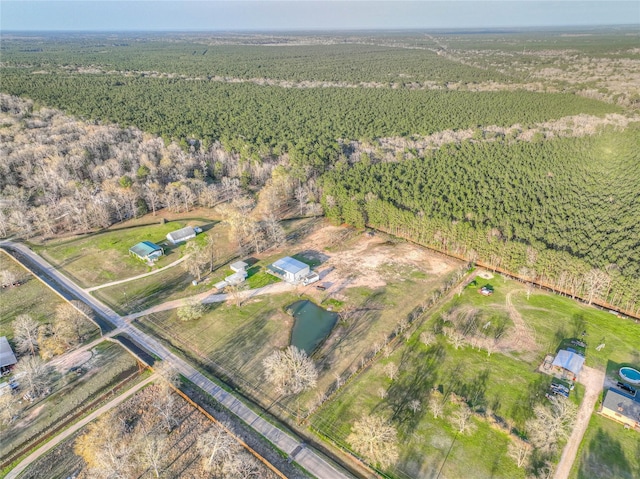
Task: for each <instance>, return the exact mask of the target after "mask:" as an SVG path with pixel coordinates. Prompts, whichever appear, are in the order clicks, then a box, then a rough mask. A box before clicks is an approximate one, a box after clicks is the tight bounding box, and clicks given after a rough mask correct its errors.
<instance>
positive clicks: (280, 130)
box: [2, 69, 620, 167]
mask: <svg viewBox="0 0 640 479" xmlns="http://www.w3.org/2000/svg"><path fill="white" fill-rule="evenodd" d="M2 88H3V89H4V90H5V91H6V92H8V93H10V94H12V95H19V96H25V97H28V98H32V99H34V100H37V101H39V102H41V103H43V104H45V105H47V106H50V107H55V108H60V109H62V110H64V111H66V112H68V113H71V114H74V115H77V116H80V117H84V118H87V119H100V120H103V121H107V122H114V123H117V124H119V125H120V126H122V127H127V126H131V125H134V126H136V127H138V128H141V129H143V130H145V131H148V132H151V133H154V134H157V135H160V136H163V137H165V138H176V139H179V140H182V141H186V140H187V139H189V138H196V139H200V140H203V142H204V143H205V145H208V144H211V143H212V142H213V141H215V140H220V141H221V142H222V144H223V145H225V147H226V148H227V149H228V150H232V151H236V152H239V153H245V152H250V153H255V154H256V155H258V154H259V153H261V152H262V153H263V154H264V153H265V152H266V153H268V152H270V151H271V150H273V151H274V154H276V155H279V154H280V153H281V152H285V151H286V152H288V153H289V154H290V155H291V156H292V160H293V161H294V162H301V163H303V164H309V165H311V166H312V167H322V166H323V165H325V164H331V163H333V162H334V161H335V160H336V159H337V157H338V155H339V153H340V151H339V145H338V140H339V139H373V138H378V137H389V136H409V135H412V134H419V135H427V134H430V133H433V132H436V131H441V130H447V129H464V128H473V127H476V126H479V125H499V126H510V125H513V124H520V125H522V126H523V127H526V126H528V125H533V124H535V123H537V122H541V121H545V120H548V119H554V118H560V117H564V116H568V115H573V114H578V113H587V114H595V115H601V114H605V113H609V112H617V111H620V109H619V108H618V107H616V106H614V105H608V104H605V103H602V102H598V101H594V100H590V99H586V98H582V97H579V96H576V95H571V94H561V93H556V94H542V93H534V92H523V91H516V92H506V91H505V92H465V91H444V92H441V91H412V90H406V89H399V90H393V89H366V88H362V89H351V88H310V89H288V88H281V87H273V86H260V85H254V84H228V83H217V82H207V81H187V80H183V81H179V80H177V79H157V78H144V77H122V76H119V75H98V76H94V75H44V74H42V75H33V74H25V73H22V72H20V71H14V70H12V69H8V70H6V72H5V73H4V74H3V85H2ZM247 156H249V155H247ZM254 159H257V156H254Z"/></svg>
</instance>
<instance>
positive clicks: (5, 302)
mask: <svg viewBox="0 0 640 479" xmlns="http://www.w3.org/2000/svg"><path fill="white" fill-rule="evenodd" d="M0 269H3V270H10V271H12V272H13V273H15V274H16V275H17V276H18V277H19V278H21V279H22V280H23V281H25V282H24V283H23V284H21V285H20V286H17V287H13V288H6V289H0V336H7V337H8V338H9V340H11V338H12V337H13V329H12V327H11V322H12V321H13V320H14V319H15V317H16V316H18V315H20V314H30V315H31V316H32V317H33V319H35V320H37V321H40V322H43V323H46V322H49V320H50V319H51V317H52V316H53V312H54V311H55V308H56V306H58V305H59V304H62V303H64V300H63V299H62V298H61V297H60V296H58V295H57V294H55V293H54V292H53V291H51V290H50V289H49V288H48V287H47V286H45V285H44V284H42V283H41V282H40V281H39V280H38V279H37V278H35V277H34V276H33V275H32V274H31V273H29V272H28V271H27V270H26V269H24V268H23V267H22V266H20V265H19V264H18V263H16V262H15V261H13V259H11V258H10V257H9V256H8V255H7V253H5V252H4V251H1V252H0Z"/></svg>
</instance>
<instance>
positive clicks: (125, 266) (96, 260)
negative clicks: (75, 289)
mask: <svg viewBox="0 0 640 479" xmlns="http://www.w3.org/2000/svg"><path fill="white" fill-rule="evenodd" d="M156 220H157V219H156ZM187 224H189V225H193V226H202V225H204V222H203V221H199V220H191V221H171V222H168V223H165V224H161V223H157V224H151V225H149V224H147V225H137V226H136V225H131V226H123V225H118V226H117V227H115V228H112V229H109V230H107V231H105V232H98V233H92V234H89V235H86V236H82V237H80V238H73V239H70V240H61V241H56V242H50V243H48V244H47V245H45V246H38V247H35V249H36V250H38V252H39V253H40V254H42V256H43V257H44V258H46V259H47V260H48V261H50V262H51V263H52V264H53V265H54V266H56V267H58V268H59V269H60V270H61V271H62V272H63V273H64V274H65V275H67V276H69V277H70V278H72V279H73V280H74V281H75V282H76V283H78V284H79V285H81V286H82V287H90V286H98V285H100V284H104V283H108V282H111V281H117V280H121V279H126V278H129V277H132V276H137V275H139V274H144V273H147V272H149V271H152V270H153V269H157V268H162V267H164V266H166V265H168V264H170V263H172V262H174V261H176V260H178V259H180V257H181V256H182V251H183V249H184V243H183V244H180V245H172V244H171V243H169V242H168V241H167V240H166V235H167V233H170V232H172V231H175V230H177V229H180V228H183V227H184V226H187ZM140 241H151V242H153V243H156V244H159V245H161V246H162V247H163V249H164V252H165V254H164V255H163V256H161V257H160V258H159V259H158V261H156V263H155V265H154V266H153V267H150V266H147V265H146V264H145V263H144V262H142V261H140V260H138V259H136V258H134V257H132V256H130V255H129V248H131V247H132V246H133V245H135V244H137V243H139V242H140Z"/></svg>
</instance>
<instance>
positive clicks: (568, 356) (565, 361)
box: [553, 349, 584, 376]
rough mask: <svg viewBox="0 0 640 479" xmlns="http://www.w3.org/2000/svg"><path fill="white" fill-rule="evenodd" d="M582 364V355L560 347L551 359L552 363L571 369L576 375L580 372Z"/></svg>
mask: <svg viewBox="0 0 640 479" xmlns="http://www.w3.org/2000/svg"><path fill="white" fill-rule="evenodd" d="M583 364H584V356H580V355H579V354H576V353H573V352H571V351H566V350H564V349H561V350H560V351H558V354H557V356H556V358H555V359H554V360H553V365H554V366H558V367H561V368H563V369H566V370H568V371H571V372H572V373H573V374H575V375H576V376H577V375H578V374H580V371H581V370H582V365H583Z"/></svg>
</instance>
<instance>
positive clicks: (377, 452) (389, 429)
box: [347, 414, 398, 468]
mask: <svg viewBox="0 0 640 479" xmlns="http://www.w3.org/2000/svg"><path fill="white" fill-rule="evenodd" d="M397 440H398V439H397V431H396V428H395V427H393V426H392V425H391V424H389V423H388V422H387V420H386V419H384V418H383V417H381V416H377V415H366V414H365V415H363V416H362V417H361V418H360V419H359V420H358V421H356V422H355V423H354V425H353V426H352V427H351V434H349V436H347V442H348V443H349V444H351V446H352V447H353V449H354V450H355V451H356V452H357V453H359V454H362V455H363V456H364V457H365V458H366V459H368V460H369V461H371V462H372V463H373V464H378V465H379V466H380V467H382V468H386V467H389V466H390V465H392V464H394V463H395V462H396V461H397V460H398V445H397Z"/></svg>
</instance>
